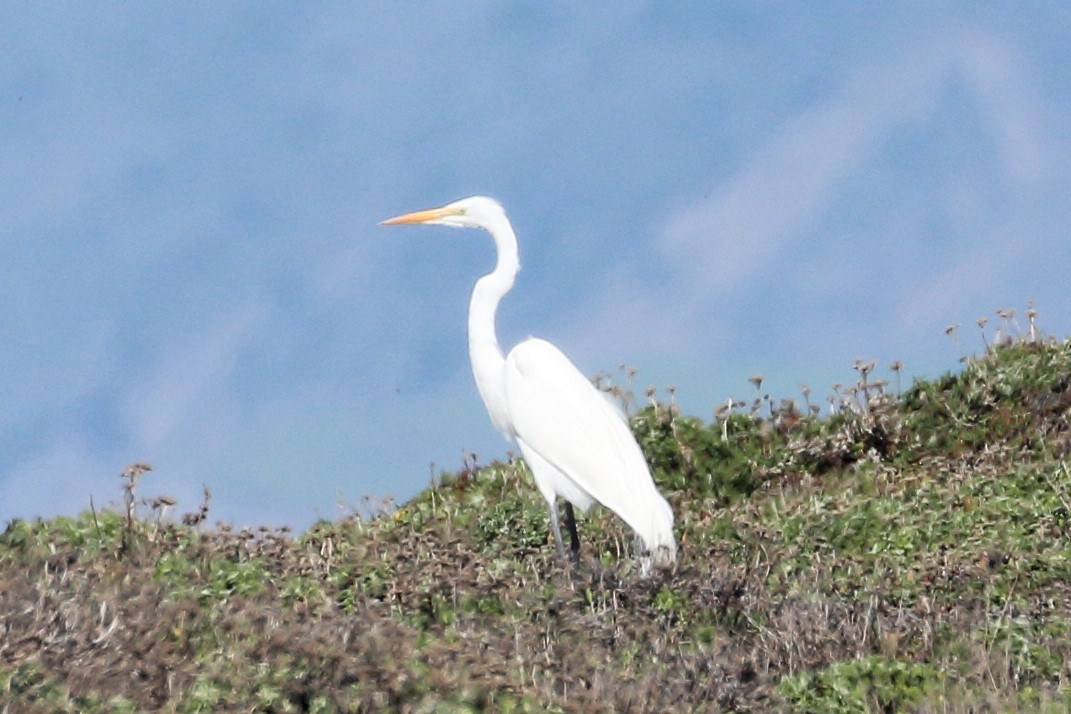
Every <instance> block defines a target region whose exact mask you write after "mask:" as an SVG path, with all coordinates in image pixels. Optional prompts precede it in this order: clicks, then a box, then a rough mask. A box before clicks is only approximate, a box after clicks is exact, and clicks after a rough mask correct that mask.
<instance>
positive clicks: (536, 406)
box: [382, 196, 677, 572]
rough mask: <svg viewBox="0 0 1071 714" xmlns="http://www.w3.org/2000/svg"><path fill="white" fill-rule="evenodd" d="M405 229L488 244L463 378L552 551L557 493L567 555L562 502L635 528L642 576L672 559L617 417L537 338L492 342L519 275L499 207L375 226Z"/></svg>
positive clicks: (465, 206) (490, 202) (651, 494)
mask: <svg viewBox="0 0 1071 714" xmlns="http://www.w3.org/2000/svg"><path fill="white" fill-rule="evenodd" d="M405 223H422V224H427V225H441V226H452V227H454V228H483V229H484V230H486V231H487V232H488V233H490V234H491V237H492V238H494V241H495V247H496V249H497V255H498V257H497V262H496V264H495V269H494V270H493V271H491V272H490V273H488V274H487V275H485V276H483V277H482V278H480V279H479V280H477V281H476V285H475V286H474V287H473V289H472V299H471V300H470V302H469V324H468V331H469V358H470V359H471V361H472V375H473V377H475V379H476V387H477V389H479V392H480V396H481V397H482V398H483V402H484V404H485V405H486V406H487V412H488V414H489V415H490V417H491V421H492V422H493V423H494V425H495V426H496V427H497V428H498V430H499V431H501V432H502V434H503V435H504V436H505V437H506V439H512V440H514V441H516V442H517V445H518V446H519V447H520V449H521V454H522V455H523V456H524V459H525V461H526V462H527V463H528V467H529V468H530V469H531V471H532V476H533V477H534V478H535V482H536V487H537V488H538V489H539V492H540V494H542V496H543V498H544V499H546V501H547V506H548V508H549V510H550V525H551V530H552V531H553V533H554V540H555V543H556V545H557V548H558V552H559V553H561V554H564V552H565V548H564V546H563V545H562V536H561V530H560V528H559V526H558V511H557V506H556V502H557V498H558V497H559V496H561V497H562V498H563V499H565V501H566V504H565V515H566V525H567V526H568V528H569V531H570V536H571V538H572V543H571V545H572V552H573V557H574V558H576V557H577V554H578V550H579V547H580V543H579V540H578V538H577V535H576V526H575V522H574V519H573V513H572V507H571V505H570V504H575V505H576V507H577V508H579V509H581V510H582V511H583V510H587V508H588V507H589V506H590V505H591V503H592V502H593V501H598V502H599V503H601V504H603V505H604V506H606V507H607V508H609V509H610V510H612V511H613V512H614V513H616V514H617V515H618V516H620V517H621V519H622V520H623V521H625V523H627V524H628V525H629V526H630V527H631V528H632V530H633V531H635V533H636V536H637V539H638V541H639V545H640V546H641V555H642V556H643V560H642V569H643V570H644V571H645V572H647V571H648V570H649V569H650V565H651V563H652V562H653V563H654V564H655V565H656V566H659V567H664V566H668V565H669V564H671V563H673V562H674V561H675V560H676V557H677V544H676V541H675V540H674V538H673V510H672V509H671V508H670V506H669V503H667V502H666V499H665V498H663V497H662V494H660V493H659V492H658V489H657V488H655V485H654V481H653V479H652V478H651V472H650V470H649V469H648V468H647V462H646V460H645V459H644V457H643V453H642V452H641V451H640V447H639V445H638V444H637V443H636V439H635V437H634V436H633V435H632V431H631V430H630V429H629V426H628V422H627V421H626V419H625V416H624V414H622V412H621V411H620V410H619V409H618V408H617V407H616V406H615V405H614V404H613V403H611V401H610V399H609V397H608V395H606V394H605V393H603V392H600V391H599V390H598V389H596V388H595V387H594V386H593V385H592V383H591V382H590V381H589V380H588V379H587V378H586V377H585V376H584V375H583V374H582V373H581V372H580V370H579V369H577V368H576V366H575V365H574V364H573V363H572V362H571V361H569V358H568V357H566V356H565V355H564V354H563V353H562V352H561V350H559V349H558V348H557V347H555V346H554V345H552V344H551V343H549V342H547V341H546V340H541V339H538V338H534V337H530V338H528V339H526V340H524V341H523V342H521V343H520V344H518V345H517V346H515V347H514V348H513V349H511V350H510V351H509V354H508V355H505V356H503V354H502V350H501V349H500V348H499V346H498V338H497V337H496V336H495V312H496V311H497V309H498V303H499V301H500V300H501V299H502V297H503V296H504V295H505V294H506V293H508V292H509V291H510V289H511V288H512V287H513V282H514V279H515V278H516V275H517V271H518V270H519V269H520V262H519V260H518V257H517V237H516V234H514V232H513V226H512V225H510V222H509V219H508V218H506V213H505V211H504V210H503V209H502V206H501V205H500V204H499V203H498V202H497V201H495V200H494V199H491V198H487V197H485V196H473V197H471V198H465V199H462V200H460V201H455V202H454V203H450V204H448V205H446V206H443V207H442V208H433V209H429V210H425V211H416V212H414V213H406V214H404V215H401V216H396V217H395V218H390V219H387V220H385V221H383V222H382V225H397V224H405Z"/></svg>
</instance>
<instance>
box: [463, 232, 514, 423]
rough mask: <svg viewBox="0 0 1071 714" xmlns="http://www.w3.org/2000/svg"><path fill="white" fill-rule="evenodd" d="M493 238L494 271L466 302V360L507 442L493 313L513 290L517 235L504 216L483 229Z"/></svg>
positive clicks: (502, 360)
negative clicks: (468, 361) (467, 314)
mask: <svg viewBox="0 0 1071 714" xmlns="http://www.w3.org/2000/svg"><path fill="white" fill-rule="evenodd" d="M487 230H488V232H489V233H490V234H491V237H492V238H494V239H495V248H496V251H497V255H498V259H497V261H496V263H495V269H494V270H492V271H491V272H490V273H488V274H487V275H485V276H483V277H482V278H480V279H479V280H477V281H476V285H475V286H474V287H473V288H472V298H471V300H470V301H469V359H470V360H471V361H472V376H473V377H474V378H475V380H476V388H477V389H478V390H479V392H480V396H481V397H483V403H484V404H485V405H486V406H487V412H488V414H490V415H491V421H492V422H493V423H494V425H495V426H496V427H497V428H498V430H499V431H501V432H502V434H503V435H504V436H505V437H506V438H507V439H512V438H513V426H512V424H511V423H510V419H509V411H508V409H507V408H506V401H505V389H504V384H503V382H504V377H505V375H504V369H505V366H506V359H505V357H503V355H502V349H501V348H500V347H499V346H498V337H496V336H495V313H496V312H497V310H498V303H499V302H500V301H501V300H502V296H504V295H505V294H506V293H508V292H509V291H510V289H511V288H512V287H513V281H514V278H516V277H517V271H518V270H520V267H521V264H520V260H519V259H518V256H517V236H516V234H515V233H514V232H513V226H511V225H510V222H509V219H507V218H506V216H505V214H503V215H502V216H501V218H497V217H496V218H495V220H494V221H493V222H492V224H491V225H489V226H488V227H487Z"/></svg>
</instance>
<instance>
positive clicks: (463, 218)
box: [380, 196, 506, 229]
mask: <svg viewBox="0 0 1071 714" xmlns="http://www.w3.org/2000/svg"><path fill="white" fill-rule="evenodd" d="M505 217H506V213H505V211H504V210H502V205H501V204H500V203H499V202H498V201H496V200H495V199H493V198H488V197H487V196H470V197H469V198H463V199H461V200H460V201H454V202H453V203H448V204H446V205H445V206H443V207H442V208H429V209H427V210H424V211H414V212H413V213H405V214H402V215H400V216H395V217H394V218H388V219H387V220H385V221H381V222H380V225H384V226H395V225H400V224H406V223H422V224H424V225H429V226H451V227H453V228H484V229H487V228H489V227H491V226H493V225H495V224H497V223H499V222H501V221H503V220H505Z"/></svg>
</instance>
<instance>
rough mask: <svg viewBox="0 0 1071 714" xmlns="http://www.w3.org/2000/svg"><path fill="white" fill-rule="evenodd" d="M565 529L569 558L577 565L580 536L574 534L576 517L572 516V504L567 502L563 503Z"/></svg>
mask: <svg viewBox="0 0 1071 714" xmlns="http://www.w3.org/2000/svg"><path fill="white" fill-rule="evenodd" d="M565 527H566V528H567V529H568V530H569V551H570V553H569V554H570V557H571V559H572V561H573V562H574V563H579V562H580V536H578V535H577V534H576V517H575V516H574V515H573V504H571V503H569V502H568V501H566V502H565ZM559 545H560V543H559Z"/></svg>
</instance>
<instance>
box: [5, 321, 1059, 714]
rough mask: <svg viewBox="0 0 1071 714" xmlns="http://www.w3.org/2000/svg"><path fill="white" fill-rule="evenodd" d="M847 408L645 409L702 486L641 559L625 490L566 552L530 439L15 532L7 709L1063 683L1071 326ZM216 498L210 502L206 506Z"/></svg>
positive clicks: (875, 694)
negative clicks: (237, 507)
mask: <svg viewBox="0 0 1071 714" xmlns="http://www.w3.org/2000/svg"><path fill="white" fill-rule="evenodd" d="M857 367H858V370H859V374H860V382H859V383H858V384H856V385H853V386H852V387H851V388H849V389H847V390H845V391H843V392H842V393H840V394H838V395H835V396H834V398H833V400H832V401H833V403H834V404H835V405H837V406H838V407H839V410H838V412H837V413H836V414H835V415H834V416H832V417H828V418H824V419H817V418H815V417H814V416H812V415H811V413H810V410H808V409H806V408H805V409H803V410H802V412H803V413H801V411H800V410H799V409H797V407H796V405H794V404H792V403H790V402H782V403H780V404H777V405H775V404H773V402H771V401H770V400H768V399H766V398H759V399H757V401H756V403H755V404H754V405H752V406H751V409H750V410H748V409H747V408H746V407H745V408H744V409H740V408H736V409H733V410H731V411H729V412H728V413H726V414H722V415H720V416H719V418H718V420H717V421H716V422H715V423H713V424H709V425H708V424H705V423H703V422H701V421H700V420H697V419H694V418H688V417H681V416H679V415H678V414H676V412H675V410H674V409H673V408H672V406H670V405H666V404H652V405H649V406H647V407H645V408H644V409H642V410H641V411H639V412H638V413H637V414H636V415H635V417H634V428H635V430H636V432H637V435H638V437H639V439H640V441H641V444H642V445H643V447H644V450H645V453H646V454H647V455H648V458H649V460H651V462H652V466H653V469H654V472H655V475H656V480H657V481H658V482H659V485H660V487H661V488H662V490H663V491H664V493H666V495H667V497H668V498H669V500H670V502H671V503H672V504H673V507H674V511H675V513H676V514H677V519H678V524H677V533H678V537H679V539H680V542H681V557H680V561H679V564H678V567H677V568H676V569H675V570H674V571H673V572H672V573H667V574H662V575H660V576H657V577H653V578H649V579H644V578H642V577H640V575H639V572H638V567H637V565H636V563H635V561H634V559H633V558H632V557H631V555H630V547H631V545H630V544H631V536H630V534H629V533H628V532H627V531H626V530H625V529H624V528H623V526H622V524H621V523H620V522H618V521H617V519H616V518H614V517H613V515H612V514H610V513H608V512H607V511H605V510H601V509H598V508H596V509H594V510H593V511H592V512H590V513H589V514H587V516H586V517H583V518H581V519H580V523H579V525H580V530H581V538H582V541H583V543H584V546H583V548H584V550H583V559H582V562H581V564H580V565H579V567H577V568H576V569H570V568H568V567H566V566H563V565H562V564H560V563H559V562H557V561H556V559H555V558H554V553H553V547H552V546H551V544H550V543H549V542H548V540H547V525H546V514H545V511H544V508H543V506H542V504H541V502H540V499H539V497H538V495H537V494H536V492H535V489H534V487H533V486H532V485H531V483H530V481H529V479H528V477H527V476H526V474H525V472H524V470H523V465H520V464H516V463H510V464H493V465H491V466H488V467H486V468H482V469H466V470H464V471H462V472H460V473H458V474H452V475H449V476H445V477H444V478H443V480H442V483H440V484H438V485H436V486H435V487H433V488H430V489H429V490H427V491H425V492H424V493H422V494H420V495H419V496H418V497H417V498H415V499H413V500H412V501H411V502H409V503H407V504H405V505H403V506H401V507H399V508H397V509H396V510H394V511H392V512H389V513H384V514H382V515H381V516H379V517H376V518H373V519H368V520H364V521H362V520H360V519H356V518H354V519H347V520H342V521H339V522H334V523H328V522H323V523H320V524H317V525H316V526H315V527H313V528H312V529H310V530H309V531H308V532H306V533H303V534H300V535H298V536H292V535H291V534H288V533H283V532H270V531H261V532H248V531H245V532H233V531H231V530H230V529H228V528H226V527H225V526H217V527H216V528H215V529H208V528H206V526H205V523H204V521H205V520H206V513H207V505H206V507H205V508H203V509H202V510H201V511H200V512H197V511H195V512H194V513H192V514H189V515H188V516H187V517H186V519H185V520H186V521H187V523H185V524H182V523H173V522H171V521H170V520H168V519H163V520H161V519H160V518H158V516H159V515H160V511H161V510H162V509H164V508H166V506H167V505H168V504H167V503H166V502H165V501H164V500H161V499H151V498H148V499H143V498H140V497H139V496H137V495H136V493H135V492H136V489H137V488H138V487H139V485H140V486H141V487H144V486H146V485H147V484H149V483H151V482H149V481H142V482H140V483H139V481H138V478H139V476H140V471H139V469H138V468H132V469H131V470H130V471H129V472H128V478H127V481H126V483H127V485H128V488H129V491H130V496H131V501H130V502H131V504H132V505H131V507H130V510H129V512H128V513H118V512H113V511H96V512H92V511H88V512H86V513H83V514H82V515H81V516H80V517H78V518H56V519H52V520H48V521H32V522H31V521H14V522H12V523H10V524H9V525H8V526H7V529H6V531H5V532H4V533H3V534H2V536H0V702H2V704H3V707H0V711H11V712H64V711H69V712H76V711H77V712H93V711H139V710H144V709H159V710H164V711H180V712H198V711H205V712H207V711H265V712H291V711H292V712H304V711H316V712H321V711H322V712H326V711H378V710H383V709H401V710H406V711H469V710H482V709H489V708H490V709H494V710H497V711H546V710H551V711H554V710H561V711H601V710H605V711H611V710H615V711H629V710H637V711H638V710H648V711H660V710H662V711H669V710H677V711H684V710H695V711H723V710H733V711H742V712H743V711H766V710H771V709H773V710H788V711H801V712H831V711H868V710H872V711H913V710H917V711H953V712H956V711H960V712H966V711H979V710H985V709H987V708H988V710H993V709H995V710H1000V711H1004V710H1011V711H1038V710H1051V711H1062V710H1064V709H1065V708H1066V707H1067V706H1068V705H1069V704H1071V695H1069V694H1068V692H1067V690H1066V688H1065V687H1064V682H1065V680H1066V679H1067V677H1068V675H1069V674H1071V632H1069V630H1071V564H1069V563H1071V471H1069V464H1068V453H1069V449H1071V432H1069V429H1068V416H1069V414H1071V342H1063V343H1059V344H1056V343H1051V342H1049V343H1042V342H1035V341H1022V342H1017V343H1015V344H1010V345H1004V346H1002V347H1000V348H997V349H991V350H989V351H988V352H987V353H986V354H985V355H984V356H982V357H979V358H976V359H973V360H971V361H969V362H968V364H967V365H966V366H965V368H964V369H963V370H962V371H961V372H959V373H957V374H949V375H946V376H944V377H942V378H940V379H938V380H935V381H933V382H919V383H916V384H915V385H913V386H912V387H911V388H910V389H909V390H907V391H906V392H905V393H904V394H903V395H901V396H895V397H894V396H885V395H883V392H885V391H887V388H885V387H884V386H883V385H882V384H881V383H878V382H876V380H874V379H873V375H872V374H871V370H872V368H871V366H870V365H857ZM198 521H201V522H198Z"/></svg>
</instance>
